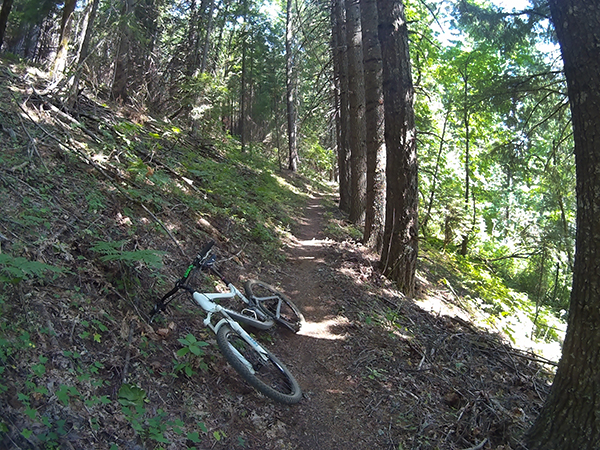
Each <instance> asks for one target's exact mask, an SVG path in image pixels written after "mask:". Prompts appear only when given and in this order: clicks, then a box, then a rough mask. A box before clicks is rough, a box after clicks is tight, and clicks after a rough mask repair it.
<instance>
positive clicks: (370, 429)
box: [275, 196, 397, 450]
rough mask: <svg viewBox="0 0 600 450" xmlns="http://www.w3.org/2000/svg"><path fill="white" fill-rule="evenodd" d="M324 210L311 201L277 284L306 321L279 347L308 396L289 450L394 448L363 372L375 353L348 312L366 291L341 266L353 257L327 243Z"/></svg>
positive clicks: (294, 414) (297, 413) (292, 423)
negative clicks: (365, 361) (364, 360)
mask: <svg viewBox="0 0 600 450" xmlns="http://www.w3.org/2000/svg"><path fill="white" fill-rule="evenodd" d="M324 213H325V207H323V206H322V204H321V197H319V196H313V197H312V198H310V199H309V201H308V204H307V207H306V210H305V214H304V219H303V220H301V221H300V222H299V223H298V226H297V227H296V230H294V239H293V240H292V241H291V242H290V244H289V247H288V249H287V250H286V253H287V261H286V263H285V264H284V265H283V266H282V268H281V270H280V271H279V273H278V274H277V279H276V280H275V281H276V283H277V284H278V285H279V286H281V287H282V288H283V289H284V290H285V292H286V294H288V295H289V296H290V298H292V299H293V301H294V302H295V303H296V304H297V305H298V306H299V307H300V309H301V310H302V312H303V314H304V316H305V319H306V323H305V324H304V326H303V328H302V330H301V331H300V333H299V334H297V335H293V334H292V333H286V336H285V337H283V336H282V339H280V340H278V342H277V351H278V354H280V356H281V358H282V360H283V361H285V363H286V364H287V365H288V366H289V367H290V368H291V370H292V372H293V373H294V374H295V376H296V378H297V379H298V382H299V383H300V385H301V387H302V389H303V391H304V399H303V400H302V402H301V403H300V404H299V405H297V406H295V407H293V408H290V410H289V412H288V414H287V420H288V421H289V422H288V423H287V425H288V426H289V430H293V431H292V433H291V434H292V436H290V437H291V438H292V440H291V441H290V442H289V444H290V445H291V447H290V448H301V449H324V450H325V449H338V448H339V449H342V448H343V449H368V448H392V447H391V446H392V445H393V442H392V440H390V439H389V437H387V436H386V435H387V430H388V429H389V427H390V423H388V422H387V419H385V418H383V417H380V414H379V413H378V411H379V409H378V408H376V406H377V405H378V404H379V403H381V401H382V400H383V399H382V398H378V397H377V396H375V397H374V396H373V395H371V393H370V392H369V391H368V389H366V388H365V387H364V386H363V385H362V379H363V376H362V374H361V373H360V372H361V371H360V370H359V368H358V365H360V360H361V358H364V357H365V356H366V357H367V358H368V356H369V353H370V350H372V349H370V348H369V346H368V345H367V346H365V345H362V344H363V342H361V341H362V340H363V339H361V338H360V337H359V336H356V335H355V334H356V333H355V331H358V330H357V325H356V324H354V321H353V320H352V319H350V318H349V317H348V314H346V309H347V308H348V307H349V306H350V305H351V303H352V302H350V303H349V302H348V301H347V300H353V299H354V298H356V297H357V296H360V293H359V292H358V290H359V288H358V287H357V286H356V283H355V281H354V280H353V278H352V277H351V276H350V274H348V275H347V276H344V275H342V274H340V273H338V271H339V269H340V268H339V267H335V266H338V265H339V263H340V262H342V260H345V259H346V258H348V255H347V254H345V255H343V256H342V253H341V252H340V244H339V243H335V242H333V241H330V240H327V239H324V236H323V232H322V229H323V214H324ZM348 250H349V249H347V250H346V251H345V252H344V253H346V252H347V251H348ZM357 257H358V256H355V258H357ZM361 258H362V257H361ZM350 259H352V257H351V258H350ZM396 448H397V447H396Z"/></svg>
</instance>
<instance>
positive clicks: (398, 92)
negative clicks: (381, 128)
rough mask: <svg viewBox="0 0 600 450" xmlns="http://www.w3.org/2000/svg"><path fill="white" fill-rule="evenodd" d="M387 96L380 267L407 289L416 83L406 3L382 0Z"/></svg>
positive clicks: (412, 245)
mask: <svg viewBox="0 0 600 450" xmlns="http://www.w3.org/2000/svg"><path fill="white" fill-rule="evenodd" d="M377 12H378V14H379V41H380V43H381V56H382V60H383V95H384V102H385V145H386V155H387V164H386V177H387V189H386V192H387V194H386V198H387V200H386V214H385V231H384V235H383V250H382V253H381V260H380V264H381V269H382V271H383V273H384V275H386V276H387V277H388V278H390V279H391V280H393V281H395V282H396V284H397V286H398V287H399V288H400V290H402V291H403V292H404V294H405V295H407V296H409V297H412V296H413V295H414V291H415V272H416V265H417V253H418V211H417V207H418V180H417V150H416V130H415V115H414V108H413V102H414V88H413V84H412V75H411V67H410V56H409V52H408V29H407V24H406V19H405V17H404V5H403V3H402V2H400V1H398V0H377Z"/></svg>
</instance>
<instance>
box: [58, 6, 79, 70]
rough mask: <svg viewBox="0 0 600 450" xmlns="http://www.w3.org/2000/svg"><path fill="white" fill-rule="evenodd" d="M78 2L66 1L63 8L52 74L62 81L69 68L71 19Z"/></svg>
mask: <svg viewBox="0 0 600 450" xmlns="http://www.w3.org/2000/svg"><path fill="white" fill-rule="evenodd" d="M76 4H77V0H66V1H65V5H64V6H63V13H62V19H61V21H60V37H59V40H58V51H57V52H56V58H54V65H53V69H52V74H53V77H54V79H55V80H56V79H60V78H61V77H62V76H63V72H64V71H65V67H66V66H67V56H68V53H69V36H70V34H71V19H72V17H73V11H75V5H76Z"/></svg>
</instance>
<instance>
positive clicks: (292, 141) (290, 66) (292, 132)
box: [285, 0, 298, 172]
mask: <svg viewBox="0 0 600 450" xmlns="http://www.w3.org/2000/svg"><path fill="white" fill-rule="evenodd" d="M292 5H293V3H292V0H287V7H286V14H285V79H286V94H287V123H288V150H289V153H288V154H289V160H288V169H289V170H291V171H293V172H295V171H296V170H298V141H297V139H298V138H297V134H298V129H297V126H298V125H297V120H296V104H295V102H296V96H295V95H294V94H295V91H296V83H295V79H294V54H293V48H292V40H293V39H294V32H293V26H292Z"/></svg>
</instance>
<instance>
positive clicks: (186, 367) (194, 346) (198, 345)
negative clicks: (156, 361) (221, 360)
mask: <svg viewBox="0 0 600 450" xmlns="http://www.w3.org/2000/svg"><path fill="white" fill-rule="evenodd" d="M178 341H179V343H180V344H181V345H183V348H181V349H179V351H178V352H177V356H178V357H181V358H183V357H185V356H186V355H188V356H187V358H186V360H185V361H183V362H175V367H174V370H175V373H177V372H182V371H183V372H185V374H186V375H187V376H188V377H191V376H192V375H194V373H195V372H194V367H199V368H200V369H202V370H208V366H207V365H206V363H205V362H204V360H203V358H202V357H203V356H204V355H205V353H204V350H202V347H206V346H208V345H209V344H208V343H206V342H204V341H199V340H198V339H196V338H195V337H194V335H193V334H191V333H190V334H188V335H187V336H186V337H185V338H181V339H178ZM192 355H193V356H192Z"/></svg>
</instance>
